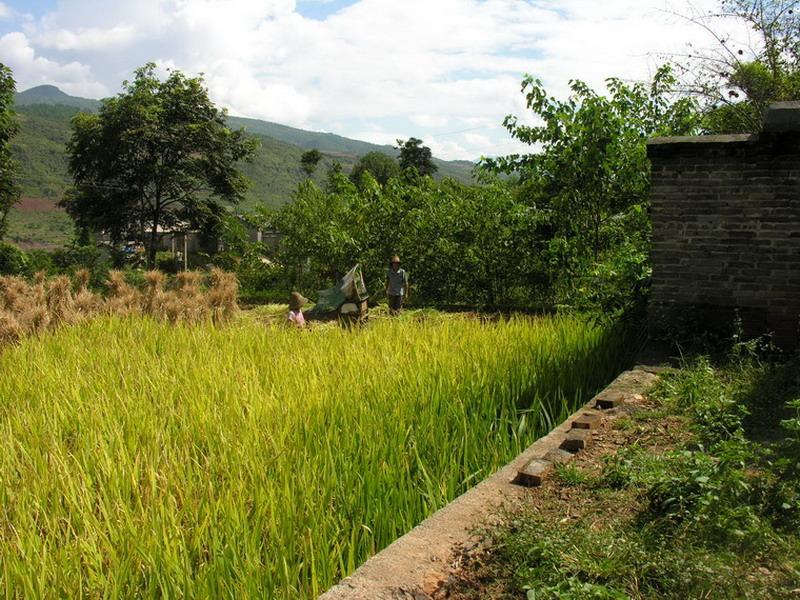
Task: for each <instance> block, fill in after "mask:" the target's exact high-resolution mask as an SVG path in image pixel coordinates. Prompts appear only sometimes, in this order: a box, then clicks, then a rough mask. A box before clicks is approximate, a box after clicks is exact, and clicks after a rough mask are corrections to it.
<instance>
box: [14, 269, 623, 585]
mask: <svg viewBox="0 0 800 600" xmlns="http://www.w3.org/2000/svg"><path fill="white" fill-rule="evenodd" d="M158 285H159V284H158V281H153V282H152V283H151V290H150V292H149V293H150V300H152V301H155V300H154V299H155V297H156V296H157V294H156V290H157V288H158ZM187 285H189V284H188V283H187ZM147 294H148V291H145V295H147ZM624 346H625V344H624V340H623V339H622V336H621V334H620V333H619V332H615V331H609V330H600V329H595V328H590V327H587V326H586V325H585V324H584V323H582V322H581V321H579V320H575V319H570V318H547V319H544V318H542V319H511V320H509V321H500V322H495V323H480V322H478V321H477V320H474V319H472V320H471V319H467V318H448V319H427V320H426V321H424V322H419V323H417V322H412V321H391V320H379V321H377V322H374V323H372V324H371V325H370V326H369V327H368V328H365V329H363V330H359V331H349V332H348V331H342V330H340V329H338V328H320V329H318V330H312V331H306V332H302V331H295V330H289V329H287V328H283V327H280V326H267V327H264V326H259V325H257V324H255V323H252V322H246V321H243V320H240V321H237V322H235V323H234V324H233V325H231V326H229V327H226V328H214V327H211V326H208V325H201V326H188V325H185V324H178V325H175V326H170V325H167V324H165V323H160V322H157V321H155V320H153V319H149V318H141V317H127V318H120V317H105V318H102V319H98V320H93V321H90V322H88V323H83V324H81V325H79V326H75V327H66V328H62V329H60V330H58V331H57V332H55V333H53V334H50V335H48V336H44V337H39V338H29V339H25V340H23V341H21V342H20V343H19V344H18V345H16V346H15V347H10V348H8V349H6V350H5V351H3V352H2V353H0V373H2V377H0V590H2V593H3V594H4V595H5V596H6V597H20V598H21V597H26V598H27V597H70V598H77V597H81V596H89V597H101V596H102V597H132V596H137V597H139V596H144V597H155V596H157V597H168V598H176V597H230V598H244V597H276V598H298V597H311V596H314V595H316V594H318V593H320V592H321V591H323V590H324V589H325V588H326V587H328V586H329V585H331V584H332V583H334V582H335V581H336V580H337V579H339V578H340V577H341V576H343V575H345V574H347V573H349V572H351V571H352V570H353V569H354V568H355V567H356V566H357V565H358V564H359V563H360V562H362V561H363V560H364V559H366V558H367V557H368V556H370V555H371V554H373V553H375V552H376V551H378V550H380V549H381V548H383V547H384V546H386V545H387V544H388V543H390V542H391V541H392V540H394V539H395V538H397V537H398V536H399V535H401V534H403V533H404V532H406V531H408V530H409V529H410V528H412V527H413V526H414V525H415V524H417V523H419V522H420V521H421V520H422V519H423V518H425V517H426V516H427V515H429V514H431V513H432V512H433V511H435V510H436V509H438V508H439V507H441V506H443V505H444V504H445V503H447V502H448V501H449V500H451V499H452V498H454V497H455V496H457V495H458V494H460V493H462V492H463V491H464V490H466V489H467V488H468V487H470V486H471V485H473V484H475V483H477V482H478V481H480V480H481V479H482V478H483V477H485V476H486V475H488V474H489V473H490V472H492V471H493V470H494V469H496V468H497V467H498V466H500V465H502V464H504V463H505V462H506V461H507V460H509V459H510V458H511V457H513V456H514V455H515V454H516V453H518V452H519V451H520V450H521V449H522V448H524V447H525V446H526V445H527V444H529V443H530V442H531V441H532V440H533V439H535V438H536V437H537V436H539V435H541V434H542V433H543V432H545V431H547V430H548V429H549V428H550V427H551V426H552V425H553V424H554V423H555V422H557V421H558V420H560V419H561V418H562V417H563V416H564V414H565V413H566V412H567V411H568V410H569V409H570V407H574V406H575V404H576V403H577V402H581V401H584V400H585V399H586V398H587V397H588V395H589V394H591V393H592V392H593V391H594V390H596V389H597V388H598V387H599V386H601V385H602V384H603V383H604V382H606V381H607V380H608V379H609V378H610V377H611V376H613V375H614V374H615V373H616V372H617V371H618V369H619V368H620V366H621V363H622V361H623V359H624V355H625V352H624Z"/></svg>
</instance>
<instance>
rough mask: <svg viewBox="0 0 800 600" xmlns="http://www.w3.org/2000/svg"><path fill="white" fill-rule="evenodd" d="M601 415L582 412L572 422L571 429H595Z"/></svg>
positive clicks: (598, 424)
mask: <svg viewBox="0 0 800 600" xmlns="http://www.w3.org/2000/svg"><path fill="white" fill-rule="evenodd" d="M601 420H602V417H601V416H600V415H598V414H597V413H583V414H582V415H580V416H579V417H578V418H577V419H575V420H574V421H573V422H572V428H573V429H597V428H598V427H599V426H600V421H601Z"/></svg>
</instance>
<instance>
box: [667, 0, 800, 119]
mask: <svg viewBox="0 0 800 600" xmlns="http://www.w3.org/2000/svg"><path fill="white" fill-rule="evenodd" d="M798 8H800V2H799V1H798V0H721V2H720V8H719V10H716V11H712V12H710V13H694V14H690V15H688V16H687V18H688V19H689V21H690V22H692V23H693V24H695V25H696V26H698V27H700V28H702V29H704V30H705V31H706V32H707V33H708V34H709V35H710V36H711V37H712V38H713V39H714V40H715V41H716V43H715V45H714V46H712V47H710V48H698V47H691V48H690V52H689V55H688V56H686V57H682V58H681V59H680V60H678V65H679V68H680V69H681V70H682V79H683V80H684V81H685V87H686V91H687V92H689V93H690V94H692V95H693V96H695V97H697V98H698V99H699V100H700V104H701V108H702V110H703V113H704V119H703V129H704V131H706V132H707V133H752V132H757V131H759V130H760V129H761V126H762V122H763V114H764V111H765V110H766V108H767V107H768V106H769V104H770V103H771V102H776V101H781V100H796V99H797V98H798V97H800V18H798V14H797V9H798ZM732 24H736V25H742V24H743V25H744V26H745V29H746V30H748V31H749V32H750V36H749V37H750V39H748V40H738V39H736V38H732V37H731V36H730V34H729V33H727V29H728V28H729V26H730V25H732Z"/></svg>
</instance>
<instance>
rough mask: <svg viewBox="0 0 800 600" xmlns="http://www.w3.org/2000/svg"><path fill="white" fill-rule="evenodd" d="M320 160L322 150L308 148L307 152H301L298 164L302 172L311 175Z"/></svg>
mask: <svg viewBox="0 0 800 600" xmlns="http://www.w3.org/2000/svg"><path fill="white" fill-rule="evenodd" d="M321 160H322V152H320V151H319V150H317V149H316V148H314V149H312V150H308V151H307V152H303V155H302V156H301V157H300V166H301V168H302V169H303V172H304V173H305V174H306V175H308V176H309V177H311V176H312V175H313V174H314V171H316V170H317V165H318V164H319V161H321Z"/></svg>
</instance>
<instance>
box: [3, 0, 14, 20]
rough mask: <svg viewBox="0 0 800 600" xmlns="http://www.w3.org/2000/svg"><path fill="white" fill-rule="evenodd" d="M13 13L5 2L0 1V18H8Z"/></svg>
mask: <svg viewBox="0 0 800 600" xmlns="http://www.w3.org/2000/svg"><path fill="white" fill-rule="evenodd" d="M13 14H14V13H13V12H12V11H11V9H10V8H9V7H8V5H7V4H5V3H3V2H0V20H5V19H10V18H11V17H12V15H13Z"/></svg>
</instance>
